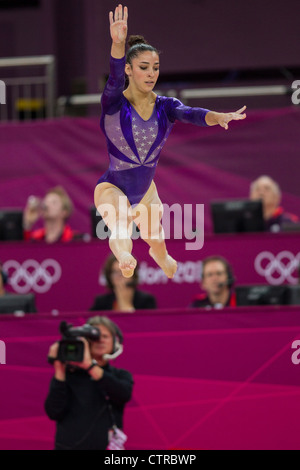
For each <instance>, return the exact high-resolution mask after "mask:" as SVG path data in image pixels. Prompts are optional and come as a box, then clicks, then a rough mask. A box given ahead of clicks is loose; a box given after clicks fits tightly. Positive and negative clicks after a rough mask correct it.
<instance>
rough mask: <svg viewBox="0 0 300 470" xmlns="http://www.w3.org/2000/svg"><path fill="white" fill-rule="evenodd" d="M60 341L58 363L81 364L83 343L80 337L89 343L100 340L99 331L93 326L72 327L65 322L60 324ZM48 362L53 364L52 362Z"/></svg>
mask: <svg viewBox="0 0 300 470" xmlns="http://www.w3.org/2000/svg"><path fill="white" fill-rule="evenodd" d="M59 329H60V332H61V334H62V337H63V338H62V339H61V340H60V341H59V347H58V353H57V359H58V360H59V361H60V362H69V361H72V362H82V361H83V356H84V342H83V341H82V340H81V339H80V337H83V338H86V339H89V340H91V341H98V340H99V339H100V330H99V328H96V327H95V326H92V325H88V324H85V325H83V326H77V327H74V326H73V325H71V324H68V323H66V322H65V321H63V322H61V324H60V327H59ZM50 362H52V363H53V362H54V361H53V360H52V361H50Z"/></svg>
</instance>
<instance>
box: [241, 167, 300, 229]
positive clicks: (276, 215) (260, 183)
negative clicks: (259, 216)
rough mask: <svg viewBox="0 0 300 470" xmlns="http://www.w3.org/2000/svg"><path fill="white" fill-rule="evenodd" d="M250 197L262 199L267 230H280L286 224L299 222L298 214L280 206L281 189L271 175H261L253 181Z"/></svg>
mask: <svg viewBox="0 0 300 470" xmlns="http://www.w3.org/2000/svg"><path fill="white" fill-rule="evenodd" d="M250 199H251V200H252V201H254V200H256V199H261V200H262V203H263V216H264V220H265V230H266V231H270V232H279V231H280V230H281V228H282V226H283V225H284V224H295V223H299V219H298V217H297V216H296V215H294V214H289V213H287V212H285V211H284V209H283V207H281V206H280V204H281V190H280V187H279V185H278V183H276V181H274V180H273V179H272V178H270V176H260V177H259V178H257V179H256V180H255V181H253V182H252V183H251V186H250Z"/></svg>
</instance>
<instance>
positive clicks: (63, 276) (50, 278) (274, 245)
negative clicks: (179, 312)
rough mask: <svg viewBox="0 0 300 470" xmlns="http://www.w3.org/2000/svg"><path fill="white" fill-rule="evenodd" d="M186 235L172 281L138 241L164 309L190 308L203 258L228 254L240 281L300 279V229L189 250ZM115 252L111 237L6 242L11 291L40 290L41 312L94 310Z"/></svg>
mask: <svg viewBox="0 0 300 470" xmlns="http://www.w3.org/2000/svg"><path fill="white" fill-rule="evenodd" d="M185 244H186V240H169V241H168V248H169V252H170V254H171V255H172V256H174V257H175V258H176V259H177V260H178V271H177V273H176V275H175V277H174V279H172V280H169V279H168V278H167V277H166V276H165V275H164V273H163V272H162V270H161V269H160V268H159V267H158V266H156V265H155V263H154V261H153V260H152V258H150V256H149V255H148V245H146V244H145V243H144V242H143V241H142V240H136V241H135V242H134V249H133V254H134V255H135V256H136V258H137V259H138V260H139V263H140V281H141V283H140V286H139V287H140V289H142V290H146V291H148V292H151V293H153V295H155V296H156V298H157V303H158V307H159V308H185V307H187V306H188V305H189V304H190V301H191V299H192V298H193V297H194V295H196V294H198V293H199V292H200V285H199V279H200V274H201V260H202V259H203V258H204V257H206V256H209V255H214V254H219V255H223V256H225V257H226V258H227V259H228V260H229V261H230V262H231V264H232V266H233V270H234V273H235V277H236V284H275V285H276V284H285V283H287V284H297V283H298V281H299V278H298V273H297V269H298V266H299V261H300V248H299V246H300V245H299V233H286V234H268V233H262V234H252V235H251V234H241V235H227V236H221V235H220V236H217V235H216V236H212V235H211V236H209V235H208V236H206V237H205V239H204V246H203V248H202V249H201V250H197V251H187V250H186V246H185ZM108 253H109V248H108V242H107V241H99V240H97V239H96V240H94V241H91V242H88V243H85V242H72V243H68V244H55V245H52V246H51V245H47V244H44V243H37V244H32V243H23V242H20V243H2V244H1V245H0V259H1V260H2V262H4V267H5V268H7V271H8V273H9V274H10V275H11V278H10V282H11V285H10V286H9V287H8V290H10V291H11V292H18V293H22V292H23V293H27V292H33V293H35V295H36V303H37V308H38V311H39V312H50V311H52V310H53V309H58V310H60V311H81V310H88V309H89V308H90V307H91V305H92V303H93V300H94V297H95V296H96V295H97V294H101V293H104V292H106V287H105V286H104V285H99V281H100V282H103V281H104V280H103V279H101V278H100V280H99V277H100V276H99V273H100V271H101V267H102V266H103V263H104V261H105V259H106V256H107V255H108Z"/></svg>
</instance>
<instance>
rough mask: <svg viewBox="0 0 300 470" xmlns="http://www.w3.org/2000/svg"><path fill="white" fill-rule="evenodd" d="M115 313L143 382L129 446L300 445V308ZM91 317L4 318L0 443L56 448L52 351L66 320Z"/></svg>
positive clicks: (131, 412)
mask: <svg viewBox="0 0 300 470" xmlns="http://www.w3.org/2000/svg"><path fill="white" fill-rule="evenodd" d="M106 313H107V314H108V316H109V317H110V318H111V319H112V320H113V321H115V322H116V323H117V324H118V326H119V327H120V328H121V330H122V332H123V335H124V352H123V354H122V355H121V356H119V357H118V358H117V359H116V360H115V361H114V365H115V366H116V367H122V368H126V369H128V370H130V371H131V372H132V374H133V376H134V381H135V385H134V392H133V397H132V400H131V401H130V403H129V404H128V406H127V408H126V411H125V417H124V429H125V432H126V433H127V435H128V442H127V445H126V448H127V449H128V450H130V449H137V450H138V449H165V450H168V449H297V450H299V449H300V437H299V421H300V365H298V363H299V362H300V353H298V351H299V348H300V346H299V345H300V307H298V306H294V307H264V308H262V307H251V308H246V307H239V308H237V309H230V308H227V309H224V310H222V311H213V312H211V313H208V312H206V311H202V310H198V311H195V310H192V309H169V310H167V309H165V310H152V311H142V312H139V313H134V314H124V313H122V314H121V313H119V314H118V313H114V314H111V313H109V312H106ZM89 316H90V313H89V312H77V313H76V312H75V313H71V312H70V313H64V314H62V313H61V314H60V315H58V316H51V315H50V314H41V313H40V314H35V315H25V316H24V317H21V318H20V317H16V316H14V315H0V340H1V343H0V344H1V345H2V352H1V355H2V362H6V364H2V365H0V384H1V407H0V449H13V450H19V449H34V450H38V449H52V448H53V440H54V432H55V425H54V423H53V422H52V421H50V420H49V419H48V417H47V416H46V415H45V411H44V400H45V397H46V395H47V393H48V387H49V382H50V380H51V376H52V373H53V368H52V366H50V365H48V364H47V354H48V349H49V346H50V344H52V342H54V341H56V340H57V339H59V337H60V335H59V333H58V331H59V324H60V322H61V321H67V322H69V323H72V324H73V325H76V326H77V325H81V324H83V323H84V322H85V321H86V319H87V318H88V317H89ZM4 346H5V350H4ZM4 352H5V353H6V354H5V356H6V361H3V358H4V356H3V353H4ZM0 362H1V361H0Z"/></svg>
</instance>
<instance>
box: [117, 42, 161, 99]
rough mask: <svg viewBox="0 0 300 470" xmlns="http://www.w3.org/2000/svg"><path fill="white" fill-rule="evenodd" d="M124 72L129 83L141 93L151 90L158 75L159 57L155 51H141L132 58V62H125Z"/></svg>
mask: <svg viewBox="0 0 300 470" xmlns="http://www.w3.org/2000/svg"><path fill="white" fill-rule="evenodd" d="M125 72H126V74H127V75H128V77H129V83H130V85H132V86H134V87H135V88H137V90H138V91H140V92H142V93H148V92H150V91H152V90H153V88H154V87H155V85H156V82H157V79H158V76H159V57H158V54H157V53H156V52H153V51H145V52H141V53H140V54H139V55H138V56H137V57H135V58H134V59H132V64H131V65H130V64H126V67H125Z"/></svg>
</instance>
